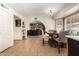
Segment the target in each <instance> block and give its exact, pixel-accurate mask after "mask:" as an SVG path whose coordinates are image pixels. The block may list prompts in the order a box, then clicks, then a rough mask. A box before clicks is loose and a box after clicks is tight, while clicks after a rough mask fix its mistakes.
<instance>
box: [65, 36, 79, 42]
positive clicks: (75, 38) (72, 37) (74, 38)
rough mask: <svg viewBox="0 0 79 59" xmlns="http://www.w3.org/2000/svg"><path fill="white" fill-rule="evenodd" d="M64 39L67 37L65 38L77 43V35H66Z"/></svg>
mask: <svg viewBox="0 0 79 59" xmlns="http://www.w3.org/2000/svg"><path fill="white" fill-rule="evenodd" d="M66 37H67V38H71V39H73V40H77V41H79V36H77V35H66Z"/></svg>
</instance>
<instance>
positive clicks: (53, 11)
mask: <svg viewBox="0 0 79 59" xmlns="http://www.w3.org/2000/svg"><path fill="white" fill-rule="evenodd" d="M56 12H57V8H48V9H46V10H45V13H46V14H47V15H48V16H50V17H53V16H54V15H55V14H56Z"/></svg>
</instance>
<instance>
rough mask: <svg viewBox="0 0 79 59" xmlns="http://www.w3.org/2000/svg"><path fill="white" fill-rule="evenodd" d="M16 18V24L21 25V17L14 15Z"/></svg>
mask: <svg viewBox="0 0 79 59" xmlns="http://www.w3.org/2000/svg"><path fill="white" fill-rule="evenodd" d="M14 19H15V26H16V27H21V19H20V18H19V17H17V16H16V15H14Z"/></svg>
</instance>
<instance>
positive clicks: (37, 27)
mask: <svg viewBox="0 0 79 59" xmlns="http://www.w3.org/2000/svg"><path fill="white" fill-rule="evenodd" d="M29 27H30V30H28V35H30V36H38V35H42V33H45V30H46V28H45V25H44V24H43V23H42V22H41V21H37V20H35V21H33V22H31V23H30V24H29Z"/></svg>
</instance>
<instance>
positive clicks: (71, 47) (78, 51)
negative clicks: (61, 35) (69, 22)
mask: <svg viewBox="0 0 79 59" xmlns="http://www.w3.org/2000/svg"><path fill="white" fill-rule="evenodd" d="M66 37H67V39H68V56H79V36H77V35H66Z"/></svg>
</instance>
